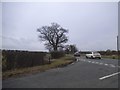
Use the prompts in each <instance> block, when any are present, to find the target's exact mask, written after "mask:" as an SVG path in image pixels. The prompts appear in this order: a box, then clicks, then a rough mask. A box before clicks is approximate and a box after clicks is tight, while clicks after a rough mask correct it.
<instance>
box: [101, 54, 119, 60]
mask: <svg viewBox="0 0 120 90" xmlns="http://www.w3.org/2000/svg"><path fill="white" fill-rule="evenodd" d="M118 57H119V58H118ZM102 58H107V59H120V56H118V55H102Z"/></svg>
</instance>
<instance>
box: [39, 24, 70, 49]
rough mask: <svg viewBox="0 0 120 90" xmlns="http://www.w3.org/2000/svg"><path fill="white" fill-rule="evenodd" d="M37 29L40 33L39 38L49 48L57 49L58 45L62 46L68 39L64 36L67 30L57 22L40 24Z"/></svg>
mask: <svg viewBox="0 0 120 90" xmlns="http://www.w3.org/2000/svg"><path fill="white" fill-rule="evenodd" d="M37 31H38V32H39V33H40V35H39V38H40V40H41V41H44V42H45V46H46V48H47V49H49V50H53V51H57V50H58V47H63V44H64V43H66V42H67V41H68V37H67V36H66V33H68V30H67V29H64V28H62V27H61V26H60V25H59V24H57V23H51V26H42V27H41V28H38V29H37Z"/></svg>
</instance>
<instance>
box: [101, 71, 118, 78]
mask: <svg viewBox="0 0 120 90" xmlns="http://www.w3.org/2000/svg"><path fill="white" fill-rule="evenodd" d="M119 73H120V72H117V73H113V74H110V75H107V76H104V77H101V78H99V79H100V80H103V79H107V78H109V77H112V76H115V75H118V74H119Z"/></svg>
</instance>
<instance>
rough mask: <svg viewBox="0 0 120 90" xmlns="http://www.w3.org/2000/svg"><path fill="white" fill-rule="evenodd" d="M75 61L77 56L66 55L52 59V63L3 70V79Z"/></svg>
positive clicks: (42, 70)
mask: <svg viewBox="0 0 120 90" xmlns="http://www.w3.org/2000/svg"><path fill="white" fill-rule="evenodd" d="M74 61H75V58H74V56H73V55H66V56H65V57H62V58H59V59H53V60H52V61H51V64H46V65H41V66H34V67H29V68H22V69H15V70H10V71H6V72H3V73H2V77H3V79H6V78H9V77H17V76H20V75H26V74H33V73H37V72H44V71H46V70H49V69H52V68H57V67H63V66H66V65H68V64H70V63H72V62H74Z"/></svg>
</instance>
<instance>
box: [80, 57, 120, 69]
mask: <svg viewBox="0 0 120 90" xmlns="http://www.w3.org/2000/svg"><path fill="white" fill-rule="evenodd" d="M81 61H84V62H89V63H93V64H99V65H104V66H110V67H113V68H116V67H118V68H120V66H115V65H113V64H104V63H100V62H95V61H90V60H85V59H81Z"/></svg>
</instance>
